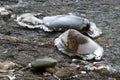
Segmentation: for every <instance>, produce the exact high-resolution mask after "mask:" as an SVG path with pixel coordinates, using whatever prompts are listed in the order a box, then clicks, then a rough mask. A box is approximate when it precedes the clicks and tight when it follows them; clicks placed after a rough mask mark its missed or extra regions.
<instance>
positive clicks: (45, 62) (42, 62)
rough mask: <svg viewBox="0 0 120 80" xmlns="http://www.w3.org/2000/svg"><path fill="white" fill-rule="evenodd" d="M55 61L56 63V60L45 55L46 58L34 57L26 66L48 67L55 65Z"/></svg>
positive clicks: (35, 67)
mask: <svg viewBox="0 0 120 80" xmlns="http://www.w3.org/2000/svg"><path fill="white" fill-rule="evenodd" d="M56 63H57V60H55V59H52V58H50V57H46V58H40V59H36V60H35V61H32V62H31V63H29V64H28V66H29V67H32V68H34V69H38V68H48V67H53V66H55V65H56Z"/></svg>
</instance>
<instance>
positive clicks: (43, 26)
mask: <svg viewBox="0 0 120 80" xmlns="http://www.w3.org/2000/svg"><path fill="white" fill-rule="evenodd" d="M40 29H43V30H44V31H47V32H52V30H50V29H49V28H48V27H46V26H45V25H41V26H40Z"/></svg>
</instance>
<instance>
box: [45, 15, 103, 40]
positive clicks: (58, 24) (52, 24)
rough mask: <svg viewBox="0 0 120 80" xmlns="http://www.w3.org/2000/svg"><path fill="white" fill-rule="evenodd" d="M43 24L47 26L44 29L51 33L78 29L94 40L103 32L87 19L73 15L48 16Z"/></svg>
mask: <svg viewBox="0 0 120 80" xmlns="http://www.w3.org/2000/svg"><path fill="white" fill-rule="evenodd" d="M43 23H44V25H45V27H44V28H47V29H49V31H51V32H52V31H66V30H68V29H76V30H78V31H80V32H81V33H83V34H87V35H89V36H90V37H93V38H94V37H98V36H100V35H101V34H102V31H101V30H100V29H99V28H97V27H96V25H95V23H94V22H90V21H89V20H88V19H86V18H82V17H80V16H76V15H73V14H71V15H55V16H46V17H44V18H43ZM44 28H43V29H44ZM44 30H46V29H44ZM46 31H47V30H46Z"/></svg>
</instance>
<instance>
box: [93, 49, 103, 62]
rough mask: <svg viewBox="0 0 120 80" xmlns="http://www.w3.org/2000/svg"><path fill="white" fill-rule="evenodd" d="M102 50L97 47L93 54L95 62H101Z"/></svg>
mask: <svg viewBox="0 0 120 80" xmlns="http://www.w3.org/2000/svg"><path fill="white" fill-rule="evenodd" d="M103 52H104V50H103V48H102V47H98V48H97V50H96V51H95V52H94V54H95V60H101V58H102V56H103Z"/></svg>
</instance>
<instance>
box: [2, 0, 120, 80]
mask: <svg viewBox="0 0 120 80" xmlns="http://www.w3.org/2000/svg"><path fill="white" fill-rule="evenodd" d="M5 5H9V6H11V7H13V9H14V14H15V16H17V15H20V14H23V13H27V12H30V13H33V12H35V13H42V15H41V18H42V17H44V16H48V15H58V14H68V13H74V14H76V15H78V16H83V17H85V18H88V19H89V20H90V21H93V22H95V23H96V25H97V26H98V27H99V28H100V29H102V31H103V35H102V36H100V37H99V38H97V39H94V40H95V41H97V42H98V43H99V44H100V45H101V46H103V48H104V56H103V59H102V62H105V63H106V64H108V65H111V67H112V68H114V69H115V70H116V71H118V72H117V73H114V74H112V73H110V72H107V71H105V70H101V71H88V70H86V69H84V68H83V66H84V64H86V63H92V62H93V61H92V62H89V61H87V62H86V63H83V62H82V61H80V62H77V63H72V59H71V58H69V57H68V56H66V55H63V54H62V53H61V52H59V51H58V50H57V49H56V47H55V46H54V43H53V42H54V39H55V38H56V37H58V36H59V35H60V34H61V33H60V32H54V33H48V32H44V31H43V30H40V29H34V30H32V29H27V28H23V27H21V26H19V25H18V24H17V23H16V22H15V18H16V17H15V18H14V19H9V20H6V19H4V18H0V61H5V60H9V61H12V62H14V63H17V64H18V65H20V66H21V67H25V66H26V65H27V64H28V63H30V62H31V61H33V60H35V59H37V58H42V57H46V56H48V57H52V58H54V59H56V60H58V64H57V65H56V66H55V68H53V69H51V70H45V71H41V70H40V71H32V70H31V69H27V70H24V71H21V72H20V71H18V72H17V73H19V74H20V75H17V76H16V77H17V79H16V80H58V79H57V77H55V76H54V75H57V76H58V77H59V78H61V79H66V80H119V79H120V72H119V71H120V67H119V66H120V62H119V61H120V54H119V53H120V22H119V21H120V1H119V0H19V1H17V0H0V6H1V7H3V6H5ZM76 65H79V66H80V67H79V68H76V67H75V66H76ZM81 71H83V72H81ZM84 71H85V72H84ZM17 73H16V74H17ZM76 75H77V76H76ZM71 76H73V77H71Z"/></svg>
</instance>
